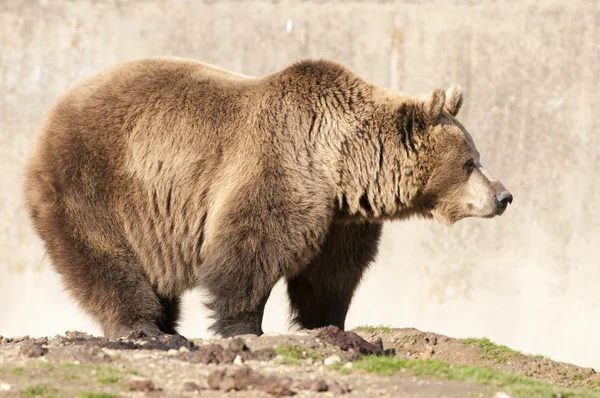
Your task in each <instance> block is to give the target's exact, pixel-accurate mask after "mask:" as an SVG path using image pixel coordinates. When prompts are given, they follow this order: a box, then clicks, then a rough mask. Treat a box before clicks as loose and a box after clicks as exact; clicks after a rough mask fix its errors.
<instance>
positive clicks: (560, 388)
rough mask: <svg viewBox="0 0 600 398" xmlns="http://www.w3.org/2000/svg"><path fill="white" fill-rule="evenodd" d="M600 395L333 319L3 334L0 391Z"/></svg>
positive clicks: (90, 395)
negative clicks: (292, 329)
mask: <svg viewBox="0 0 600 398" xmlns="http://www.w3.org/2000/svg"><path fill="white" fill-rule="evenodd" d="M223 395H226V396H231V397H269V396H292V395H294V396H300V397H301V396H313V397H320V396H322V397H327V396H338V395H340V396H341V395H345V396H356V397H422V398H429V397H431V398H434V397H435V398H438V397H493V398H507V397H517V396H539V397H600V375H599V374H598V373H596V372H595V371H594V370H593V369H589V368H581V367H577V366H574V365H570V364H565V363H558V362H554V361H551V360H549V359H547V358H544V357H541V356H529V355H524V354H522V353H519V352H517V351H514V350H511V349H509V348H508V347H505V346H500V345H497V344H494V343H493V342H491V341H489V340H487V339H465V340H458V339H452V338H448V337H445V336H441V335H437V334H433V333H424V332H421V331H418V330H416V329H390V328H386V327H362V328H358V329H357V330H355V331H352V332H343V331H340V330H339V329H337V328H334V327H330V328H326V329H322V330H317V331H308V332H301V333H296V334H289V335H264V336H261V337H256V336H240V337H238V338H234V339H211V340H187V339H185V338H183V337H181V336H166V337H164V338H160V339H151V338H147V337H145V336H143V335H133V336H130V337H129V338H127V339H121V340H112V341H110V340H106V339H104V338H98V337H93V336H90V335H87V334H84V333H78V332H67V333H66V334H65V335H64V336H55V337H51V338H36V339H32V338H29V337H23V338H2V337H0V396H11V397H45V398H49V397H79V398H113V397H134V396H150V397H151V396H155V397H196V396H202V397H217V396H223Z"/></svg>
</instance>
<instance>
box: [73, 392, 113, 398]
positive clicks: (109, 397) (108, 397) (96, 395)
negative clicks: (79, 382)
mask: <svg viewBox="0 0 600 398" xmlns="http://www.w3.org/2000/svg"><path fill="white" fill-rule="evenodd" d="M79 398H120V397H119V396H118V395H115V394H107V393H105V392H88V391H84V392H82V393H81V394H79Z"/></svg>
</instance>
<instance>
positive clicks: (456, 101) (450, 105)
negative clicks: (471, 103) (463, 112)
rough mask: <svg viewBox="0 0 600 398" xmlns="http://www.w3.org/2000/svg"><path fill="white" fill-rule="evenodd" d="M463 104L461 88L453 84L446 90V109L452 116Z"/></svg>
mask: <svg viewBox="0 0 600 398" xmlns="http://www.w3.org/2000/svg"><path fill="white" fill-rule="evenodd" d="M462 104H463V93H462V88H461V87H460V86H459V85H457V84H455V85H454V86H452V87H450V88H449V89H448V91H446V109H448V113H450V114H451V115H452V116H456V115H457V114H458V111H459V110H460V107H461V106H462Z"/></svg>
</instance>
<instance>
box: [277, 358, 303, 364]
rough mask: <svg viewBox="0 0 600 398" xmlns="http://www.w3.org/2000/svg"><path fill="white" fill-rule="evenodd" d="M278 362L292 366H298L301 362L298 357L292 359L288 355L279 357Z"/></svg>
mask: <svg viewBox="0 0 600 398" xmlns="http://www.w3.org/2000/svg"><path fill="white" fill-rule="evenodd" d="M279 363H280V364H282V365H292V366H300V365H301V362H300V361H299V360H298V359H294V358H290V357H283V358H281V360H280V361H279Z"/></svg>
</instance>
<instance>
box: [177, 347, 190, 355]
mask: <svg viewBox="0 0 600 398" xmlns="http://www.w3.org/2000/svg"><path fill="white" fill-rule="evenodd" d="M179 352H182V353H184V354H185V353H186V352H190V349H189V348H187V347H185V346H181V347H179Z"/></svg>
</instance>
